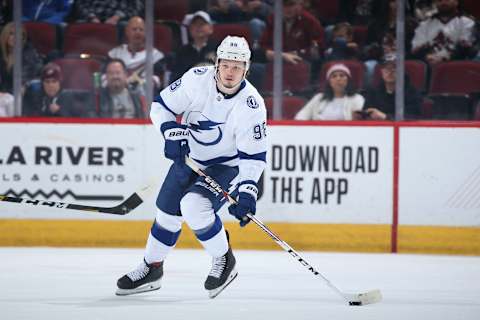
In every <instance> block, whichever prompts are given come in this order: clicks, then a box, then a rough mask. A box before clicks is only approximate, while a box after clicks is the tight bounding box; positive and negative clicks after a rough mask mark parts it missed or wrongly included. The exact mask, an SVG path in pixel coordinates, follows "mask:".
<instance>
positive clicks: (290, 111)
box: [265, 95, 306, 120]
mask: <svg viewBox="0 0 480 320" xmlns="http://www.w3.org/2000/svg"><path fill="white" fill-rule="evenodd" d="M305 103H306V100H305V98H303V97H299V96H287V95H284V96H283V98H282V118H283V119H286V120H290V119H293V118H294V117H295V115H296V114H297V112H298V111H299V110H300V109H301V108H302V107H303V106H304V105H305ZM265 107H266V108H267V118H268V119H273V97H272V96H269V97H266V98H265Z"/></svg>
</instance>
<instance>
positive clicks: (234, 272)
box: [208, 269, 238, 299]
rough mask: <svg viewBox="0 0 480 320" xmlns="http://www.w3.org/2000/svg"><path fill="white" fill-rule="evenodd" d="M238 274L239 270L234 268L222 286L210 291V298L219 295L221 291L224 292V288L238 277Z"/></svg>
mask: <svg viewBox="0 0 480 320" xmlns="http://www.w3.org/2000/svg"><path fill="white" fill-rule="evenodd" d="M237 275H238V272H237V270H235V269H233V270H232V272H231V273H230V275H229V276H228V278H227V281H225V283H224V284H223V285H222V286H220V287H218V288H216V289H213V290H209V291H208V297H209V298H210V299H213V298H215V297H216V296H218V295H219V294H220V292H222V291H223V289H225V288H226V287H227V286H228V285H229V284H230V283H231V282H232V281H233V280H234V279H235V278H236V277H237Z"/></svg>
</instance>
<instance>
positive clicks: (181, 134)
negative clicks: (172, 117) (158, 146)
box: [161, 121, 190, 163]
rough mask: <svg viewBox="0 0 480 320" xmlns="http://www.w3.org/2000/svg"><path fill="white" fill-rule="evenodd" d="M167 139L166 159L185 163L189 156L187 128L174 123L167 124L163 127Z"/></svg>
mask: <svg viewBox="0 0 480 320" xmlns="http://www.w3.org/2000/svg"><path fill="white" fill-rule="evenodd" d="M161 130H162V133H163V136H164V138H165V150H164V151H165V157H166V158H167V159H170V160H173V161H174V162H176V163H184V162H185V156H186V155H188V154H189V152H190V148H189V147H188V140H187V139H188V130H187V126H185V125H181V124H178V123H176V122H174V121H169V122H165V123H164V124H162V126H161Z"/></svg>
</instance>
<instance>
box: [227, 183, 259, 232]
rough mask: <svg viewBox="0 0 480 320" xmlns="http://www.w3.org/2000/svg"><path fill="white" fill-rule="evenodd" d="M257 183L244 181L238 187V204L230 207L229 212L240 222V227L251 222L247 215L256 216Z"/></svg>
mask: <svg viewBox="0 0 480 320" xmlns="http://www.w3.org/2000/svg"><path fill="white" fill-rule="evenodd" d="M257 195H258V188H257V183H256V182H255V181H253V180H247V181H243V182H241V183H240V184H239V185H238V200H237V204H232V205H231V206H230V207H228V212H229V213H230V214H231V215H233V216H235V218H237V219H238V220H240V227H244V226H245V225H247V223H249V222H250V219H249V218H248V217H247V213H250V214H255V212H256V211H257Z"/></svg>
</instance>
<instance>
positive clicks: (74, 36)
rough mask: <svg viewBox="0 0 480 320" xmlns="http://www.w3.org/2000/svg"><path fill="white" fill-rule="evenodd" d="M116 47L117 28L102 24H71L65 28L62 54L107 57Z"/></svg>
mask: <svg viewBox="0 0 480 320" xmlns="http://www.w3.org/2000/svg"><path fill="white" fill-rule="evenodd" d="M117 45H118V37H117V27H116V26H113V25H111V24H104V23H73V24H69V25H68V26H67V27H66V28H65V32H64V43H63V52H64V53H65V55H78V54H82V53H85V54H90V55H94V56H104V57H106V56H107V55H108V51H110V49H112V48H114V47H116V46H117Z"/></svg>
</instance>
